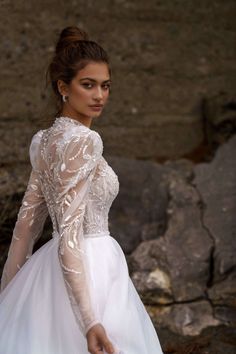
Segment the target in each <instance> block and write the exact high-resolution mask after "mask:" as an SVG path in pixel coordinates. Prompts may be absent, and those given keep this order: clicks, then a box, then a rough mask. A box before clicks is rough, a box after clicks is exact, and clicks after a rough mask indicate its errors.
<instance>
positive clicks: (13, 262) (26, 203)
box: [1, 168, 48, 291]
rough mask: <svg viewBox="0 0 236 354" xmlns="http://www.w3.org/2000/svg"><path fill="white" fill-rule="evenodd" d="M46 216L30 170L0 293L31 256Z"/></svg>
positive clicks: (37, 187) (36, 182)
mask: <svg viewBox="0 0 236 354" xmlns="http://www.w3.org/2000/svg"><path fill="white" fill-rule="evenodd" d="M47 215H48V210H47V205H46V202H45V200H44V197H43V194H42V191H41V188H40V183H39V178H38V173H37V171H36V170H34V169H33V168H32V169H31V173H30V177H29V180H28V185H27V189H26V192H25V194H24V197H23V200H22V203H21V207H20V209H19V212H18V215H17V221H16V224H15V227H14V230H13V235H12V240H11V244H10V247H9V251H8V257H7V260H6V262H5V265H4V268H3V273H2V278H1V291H2V290H3V289H4V288H5V287H6V286H7V285H8V283H9V282H10V281H11V279H12V278H13V277H14V275H15V274H16V273H17V272H18V270H19V269H20V268H21V267H22V266H23V264H24V263H25V262H26V261H27V259H28V258H29V257H30V256H31V255H32V251H33V246H34V243H35V242H36V241H37V240H38V238H39V237H40V236H41V233H42V230H43V226H44V223H45V220H46V217H47Z"/></svg>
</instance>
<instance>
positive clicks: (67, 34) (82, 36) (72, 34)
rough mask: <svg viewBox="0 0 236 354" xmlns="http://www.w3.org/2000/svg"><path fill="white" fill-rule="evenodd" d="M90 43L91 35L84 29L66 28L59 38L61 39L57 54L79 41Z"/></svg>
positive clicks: (58, 42) (58, 43)
mask: <svg viewBox="0 0 236 354" xmlns="http://www.w3.org/2000/svg"><path fill="white" fill-rule="evenodd" d="M84 40H85V41H88V40H89V35H88V33H87V32H86V31H84V30H83V29H81V28H79V27H77V26H69V27H65V28H64V29H63V30H62V31H61V33H60V36H59V39H58V41H57V44H56V53H59V52H60V51H61V50H64V49H65V48H67V47H69V46H71V45H72V44H74V43H77V42H78V41H84Z"/></svg>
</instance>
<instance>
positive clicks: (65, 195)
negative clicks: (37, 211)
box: [55, 131, 103, 336]
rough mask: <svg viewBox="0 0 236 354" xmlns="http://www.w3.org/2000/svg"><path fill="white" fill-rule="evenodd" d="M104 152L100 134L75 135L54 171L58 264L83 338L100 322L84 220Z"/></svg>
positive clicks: (62, 152) (92, 132)
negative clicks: (95, 175) (88, 262)
mask: <svg viewBox="0 0 236 354" xmlns="http://www.w3.org/2000/svg"><path fill="white" fill-rule="evenodd" d="M102 152H103V143H102V140H101V137H100V135H99V134H98V133H97V132H95V131H90V132H89V133H86V134H85V135H82V134H79V135H78V136H74V137H73V138H72V139H70V141H69V143H68V144H66V146H65V147H63V149H61V153H60V158H59V164H58V165H57V168H56V171H55V181H57V182H56V192H57V195H58V201H59V215H60V222H59V234H60V240H59V247H58V256H59V262H60V265H61V269H62V274H63V277H64V281H65V285H66V289H67V291H68V295H69V299H70V303H71V307H72V310H73V312H74V315H75V319H76V322H77V324H78V325H79V327H80V329H81V332H82V333H83V335H84V336H86V333H87V332H88V330H89V329H90V328H91V327H92V326H93V325H95V324H97V323H99V322H100V321H99V318H98V315H97V314H96V306H95V304H94V303H93V298H92V293H91V286H92V282H91V279H90V275H89V272H88V266H87V259H86V257H87V256H86V252H85V249H84V236H83V220H84V214H85V209H86V200H87V198H88V192H89V189H90V186H91V183H92V179H93V176H94V173H95V170H96V166H97V164H98V161H99V159H100V158H101V156H102Z"/></svg>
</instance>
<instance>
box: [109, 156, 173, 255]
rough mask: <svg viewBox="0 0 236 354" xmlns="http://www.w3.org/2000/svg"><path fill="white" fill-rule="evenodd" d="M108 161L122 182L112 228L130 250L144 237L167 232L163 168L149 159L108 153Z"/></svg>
mask: <svg viewBox="0 0 236 354" xmlns="http://www.w3.org/2000/svg"><path fill="white" fill-rule="evenodd" d="M107 161H108V162H109V164H110V165H111V166H112V168H113V169H114V171H116V173H117V175H118V176H119V182H120V190H119V197H118V198H116V199H115V201H114V203H113V205H112V208H111V211H110V213H111V214H110V215H111V216H110V220H112V224H110V229H111V233H112V234H113V235H114V237H115V238H117V240H118V241H119V242H120V243H121V244H122V248H123V249H124V251H125V253H127V254H129V253H131V252H132V251H133V250H134V249H135V248H136V247H137V246H138V245H139V243H140V242H142V241H143V240H150V239H156V238H158V237H159V236H161V235H163V234H164V232H165V229H166V223H167V214H166V209H167V205H168V191H167V188H166V184H165V181H164V180H163V173H164V170H163V167H162V166H161V165H159V164H156V163H153V162H150V161H143V160H142V161H135V160H132V159H127V158H118V157H113V156H108V157H107ZM127 236H128V237H127Z"/></svg>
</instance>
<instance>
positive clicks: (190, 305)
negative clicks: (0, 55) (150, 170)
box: [127, 136, 236, 335]
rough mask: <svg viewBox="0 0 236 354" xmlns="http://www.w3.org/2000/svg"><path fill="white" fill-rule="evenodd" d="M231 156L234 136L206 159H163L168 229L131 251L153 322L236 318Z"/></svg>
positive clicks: (193, 326) (193, 327)
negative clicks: (151, 311)
mask: <svg viewBox="0 0 236 354" xmlns="http://www.w3.org/2000/svg"><path fill="white" fill-rule="evenodd" d="M235 154H236V136H234V137H232V138H231V139H230V140H229V141H228V143H226V144H225V145H223V146H221V148H219V150H218V151H217V154H216V156H215V158H214V159H213V161H212V162H211V163H203V164H198V165H196V166H192V165H191V164H190V163H188V162H187V161H185V162H184V161H183V160H182V161H179V162H175V163H166V164H164V165H163V166H162V169H163V173H162V178H164V181H165V185H166V188H167V191H168V200H169V203H168V207H167V215H168V216H167V219H168V220H167V228H166V230H165V232H164V233H163V234H162V235H158V234H157V235H156V238H155V239H153V240H148V241H143V242H141V243H140V244H139V246H138V247H136V249H135V250H134V251H133V252H132V254H131V255H130V256H129V264H130V273H131V276H132V280H133V282H134V283H135V285H136V288H137V289H138V291H139V292H140V294H141V295H142V299H143V301H144V302H145V303H147V304H151V305H152V306H153V305H157V307H156V312H155V311H154V312H155V314H154V315H153V318H154V320H156V321H157V323H158V324H159V325H160V326H167V327H168V328H170V329H171V330H173V331H175V332H178V333H180V334H184V335H197V334H199V333H200V332H201V330H202V329H203V328H205V327H208V326H214V325H218V324H222V323H223V324H236V301H235V299H236V287H235V284H236V282H235V279H236V258H235V251H236V250H235V247H236V240H235V229H236V221H235V220H236V219H235V212H236V196H235V189H236V163H235ZM177 165H178V167H177ZM162 188H163V185H162ZM156 203H159V200H157V201H156ZM127 237H128V236H127Z"/></svg>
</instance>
